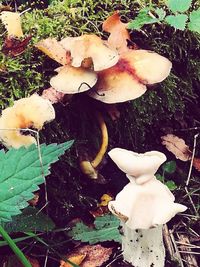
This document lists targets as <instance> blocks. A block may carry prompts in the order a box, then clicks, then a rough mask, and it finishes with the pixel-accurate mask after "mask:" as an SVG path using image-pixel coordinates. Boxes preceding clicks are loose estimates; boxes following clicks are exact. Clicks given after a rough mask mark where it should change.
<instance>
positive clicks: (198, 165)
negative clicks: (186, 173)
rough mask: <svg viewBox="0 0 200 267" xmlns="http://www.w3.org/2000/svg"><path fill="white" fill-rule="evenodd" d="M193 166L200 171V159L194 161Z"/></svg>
mask: <svg viewBox="0 0 200 267" xmlns="http://www.w3.org/2000/svg"><path fill="white" fill-rule="evenodd" d="M193 166H194V167H195V169H196V170H197V171H200V158H194V159H193Z"/></svg>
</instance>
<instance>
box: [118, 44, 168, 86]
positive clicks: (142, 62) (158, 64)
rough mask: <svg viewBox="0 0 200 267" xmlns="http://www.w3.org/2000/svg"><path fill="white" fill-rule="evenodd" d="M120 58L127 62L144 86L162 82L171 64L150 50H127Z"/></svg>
mask: <svg viewBox="0 0 200 267" xmlns="http://www.w3.org/2000/svg"><path fill="white" fill-rule="evenodd" d="M121 58H122V59H123V60H125V61H127V62H128V64H129V66H130V67H131V68H132V69H133V70H134V71H135V75H136V76H137V77H139V79H140V80H141V81H142V82H143V83H144V84H154V83H159V82H162V81H163V80H164V79H166V78H167V76H168V75H169V73H170V70H171V68H172V63H171V62H170V61H169V60H168V59H167V58H166V57H163V56H161V55H159V54H157V53H155V52H153V51H150V50H142V49H141V50H140V49H139V50H129V51H128V52H126V53H123V55H122V56H121Z"/></svg>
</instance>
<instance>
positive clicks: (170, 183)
mask: <svg viewBox="0 0 200 267" xmlns="http://www.w3.org/2000/svg"><path fill="white" fill-rule="evenodd" d="M165 185H166V186H167V187H168V188H169V190H171V191H173V190H175V189H176V188H177V186H176V184H175V183H174V181H172V180H170V181H167V182H166V183H165Z"/></svg>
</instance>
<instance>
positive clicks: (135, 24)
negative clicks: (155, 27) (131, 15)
mask: <svg viewBox="0 0 200 267" xmlns="http://www.w3.org/2000/svg"><path fill="white" fill-rule="evenodd" d="M148 12H149V8H144V9H142V10H140V12H139V14H138V15H137V17H136V18H135V19H134V20H132V21H130V22H129V23H128V27H127V28H128V29H131V30H132V29H134V30H139V29H141V28H142V27H143V26H144V25H145V24H153V23H156V22H159V19H157V18H152V17H150V16H149V14H148Z"/></svg>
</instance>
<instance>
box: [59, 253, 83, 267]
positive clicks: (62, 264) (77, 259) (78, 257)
mask: <svg viewBox="0 0 200 267" xmlns="http://www.w3.org/2000/svg"><path fill="white" fill-rule="evenodd" d="M85 257H86V254H81V255H75V256H71V257H69V258H68V260H69V261H71V262H72V263H74V264H77V265H79V264H81V262H82V261H83V260H84V259H85ZM60 267H73V265H71V264H70V263H68V262H65V261H63V260H61V261H60Z"/></svg>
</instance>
